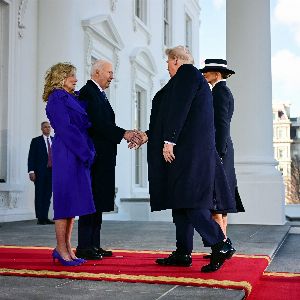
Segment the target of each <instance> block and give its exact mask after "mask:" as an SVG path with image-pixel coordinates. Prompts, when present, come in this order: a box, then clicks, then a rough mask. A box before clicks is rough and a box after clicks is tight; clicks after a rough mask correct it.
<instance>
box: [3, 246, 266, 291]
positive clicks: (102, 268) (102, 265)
mask: <svg viewBox="0 0 300 300" xmlns="http://www.w3.org/2000/svg"><path fill="white" fill-rule="evenodd" d="M51 251H52V249H50V248H47V247H17V246H0V275H13V276H33V277H54V278H73V279H74V278H75V279H82V280H107V281H127V282H145V283H160V284H179V285H193V286H207V287H219V288H232V289H244V290H245V292H246V294H250V293H251V290H252V287H253V286H254V285H255V284H256V282H257V281H258V280H259V278H260V276H261V274H262V273H263V271H264V270H265V268H266V267H267V265H268V263H269V257H267V256H254V255H253V256H246V255H235V256H234V257H233V258H232V259H231V260H230V262H229V261H227V262H225V264H224V266H223V267H222V269H221V270H219V271H217V272H215V273H210V274H204V273H201V272H200V268H201V266H203V265H205V264H207V263H208V261H207V260H204V259H203V258H202V256H203V253H195V254H193V266H192V267H188V268H186V267H161V266H158V265H157V264H155V259H156V258H158V257H165V256H167V254H169V252H158V251H130V250H114V256H113V257H110V258H105V259H103V260H100V261H88V262H87V263H85V264H83V265H82V266H77V267H63V266H61V265H59V264H58V263H57V262H56V264H55V265H54V264H53V262H52V257H51Z"/></svg>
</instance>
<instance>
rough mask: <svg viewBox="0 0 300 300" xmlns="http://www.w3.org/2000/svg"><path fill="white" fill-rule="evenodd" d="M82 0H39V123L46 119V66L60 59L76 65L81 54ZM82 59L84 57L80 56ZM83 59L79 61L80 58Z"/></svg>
mask: <svg viewBox="0 0 300 300" xmlns="http://www.w3.org/2000/svg"><path fill="white" fill-rule="evenodd" d="M80 22H81V19H80V8H79V0H63V1H61V0H51V1H44V0H39V2H38V26H39V27H38V88H39V90H38V94H37V107H38V110H37V124H38V126H40V123H41V122H42V121H44V120H45V119H46V115H45V104H44V103H43V102H42V92H43V87H44V76H45V73H46V70H47V69H48V68H49V67H51V66H52V65H54V64H56V63H58V62H71V63H73V64H74V65H75V66H77V64H78V61H79V58H78V57H81V56H80V55H81V53H82V52H81V47H83V46H81V45H82V44H83V43H82V39H81V38H82V34H80V33H81V32H80V30H81V25H80ZM81 60H82V59H81ZM81 60H80V62H81Z"/></svg>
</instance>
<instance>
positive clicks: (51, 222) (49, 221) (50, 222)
mask: <svg viewBox="0 0 300 300" xmlns="http://www.w3.org/2000/svg"><path fill="white" fill-rule="evenodd" d="M45 222H46V224H55V222H53V221H51V220H49V219H47V220H46V221H45Z"/></svg>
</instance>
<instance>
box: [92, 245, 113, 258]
mask: <svg viewBox="0 0 300 300" xmlns="http://www.w3.org/2000/svg"><path fill="white" fill-rule="evenodd" d="M94 249H95V251H96V253H97V254H99V255H101V256H103V257H111V256H112V255H113V253H112V251H110V250H104V249H103V248H96V247H95V248H94Z"/></svg>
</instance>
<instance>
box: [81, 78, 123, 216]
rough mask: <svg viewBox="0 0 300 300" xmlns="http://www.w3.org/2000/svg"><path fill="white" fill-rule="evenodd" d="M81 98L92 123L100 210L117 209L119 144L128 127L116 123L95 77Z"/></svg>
mask: <svg viewBox="0 0 300 300" xmlns="http://www.w3.org/2000/svg"><path fill="white" fill-rule="evenodd" d="M79 99H80V100H81V101H84V103H85V106H86V111H87V114H88V117H89V120H90V122H91V123H92V127H91V128H90V131H89V133H90V136H91V138H92V140H93V143H94V146H95V149H96V159H95V163H94V166H93V170H92V181H93V183H92V185H93V194H94V201H95V206H96V209H97V210H98V211H110V210H113V209H114V193H115V189H114V174H115V173H114V172H115V166H116V155H117V144H119V143H120V142H121V141H122V138H123V136H124V133H125V129H123V128H120V127H118V126H117V125H116V123H115V114H114V111H113V109H112V107H111V105H110V103H109V102H108V101H107V100H105V97H104V95H103V93H101V92H100V90H99V88H98V87H97V86H96V84H95V83H94V82H93V81H92V80H88V81H87V83H86V85H85V86H83V87H82V88H81V90H80V92H79Z"/></svg>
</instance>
